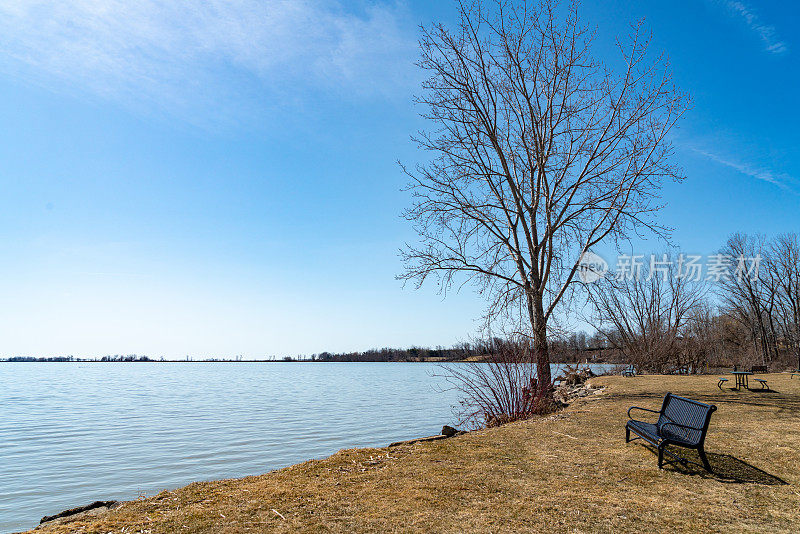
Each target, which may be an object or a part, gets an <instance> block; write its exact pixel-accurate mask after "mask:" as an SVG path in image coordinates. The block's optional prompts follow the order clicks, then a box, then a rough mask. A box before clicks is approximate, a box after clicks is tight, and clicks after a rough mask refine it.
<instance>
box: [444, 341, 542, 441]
mask: <svg viewBox="0 0 800 534" xmlns="http://www.w3.org/2000/svg"><path fill="white" fill-rule="evenodd" d="M534 354H535V353H534V351H533V348H532V346H531V343H530V341H529V340H523V341H500V340H495V342H494V346H493V350H492V352H491V354H490V356H489V360H488V361H485V362H469V363H463V364H459V365H443V366H442V369H443V372H442V373H441V375H440V376H442V377H443V378H444V379H445V381H446V382H447V383H448V384H449V385H450V386H451V387H452V388H453V389H455V390H456V391H458V392H460V393H461V395H462V398H461V399H460V401H459V405H458V406H456V407H455V409H454V411H455V413H456V416H457V417H458V424H459V425H461V426H464V427H467V428H470V429H476V428H484V427H494V426H499V425H502V424H505V423H510V422H512V421H519V420H523V419H528V418H530V417H532V416H534V415H540V414H545V413H550V412H552V411H554V410H555V409H556V404H555V403H554V402H553V400H552V396H551V392H552V389H553V384H552V382H549V383H547V384H541V385H540V384H539V382H538V380H537V378H536V364H535V363H534V361H535V356H534ZM540 386H543V387H540Z"/></svg>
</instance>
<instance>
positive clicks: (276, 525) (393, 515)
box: [44, 374, 800, 533]
mask: <svg viewBox="0 0 800 534" xmlns="http://www.w3.org/2000/svg"><path fill="white" fill-rule="evenodd" d="M766 378H768V379H769V382H770V384H771V385H772V387H773V389H774V390H775V391H773V392H763V393H762V392H758V391H731V390H729V389H725V390H723V391H720V390H719V389H717V387H716V382H717V381H716V378H715V377H714V376H681V377H677V376H669V377H664V376H639V377H634V378H621V377H601V378H597V379H594V381H593V382H594V383H595V384H602V385H606V386H608V387H607V388H606V390H605V391H604V392H603V393H602V394H600V395H596V396H593V397H591V398H586V399H583V400H580V401H578V402H575V403H574V404H573V405H572V406H570V407H569V408H568V409H566V410H565V411H563V412H561V413H559V414H556V415H552V416H547V417H544V418H540V419H537V420H530V421H525V422H520V423H514V424H510V425H506V426H503V427H500V428H495V429H491V430H484V431H479V432H473V433H470V434H466V435H462V436H458V437H455V438H451V439H448V440H443V441H436V442H429V443H420V444H416V445H413V446H405V447H398V448H392V449H360V450H343V451H340V452H338V453H337V454H334V455H333V456H331V457H330V458H327V459H325V460H319V461H311V462H306V463H303V464H299V465H295V466H292V467H289V468H286V469H282V470H279V471H274V472H271V473H267V474H265V475H261V476H253V477H247V478H243V479H238V480H222V481H217V482H205V483H196V484H191V485H189V486H186V487H184V488H180V489H177V490H175V491H165V492H162V493H160V494H158V495H156V496H154V497H150V498H147V499H141V500H137V501H134V502H130V503H126V504H124V505H123V506H122V507H120V508H118V509H116V510H113V511H110V512H106V513H104V514H102V515H100V516H98V517H95V518H87V519H86V520H81V521H77V522H72V523H69V524H66V525H62V526H52V527H48V528H46V529H44V531H45V532H48V533H56V532H86V533H89V532H97V533H105V532H126V533H130V532H152V533H157V532H158V533H161V532H164V533H167V532H169V533H173V532H178V533H183V532H186V533H192V532H214V533H218V532H219V533H243V532H465V531H467V532H522V531H539V530H545V531H555V532H612V531H613V532H640V531H651V532H666V531H670V532H672V531H678V532H744V531H770V532H797V531H798V530H797V529H798V526H799V525H800V380H798V379H797V378H795V379H794V380H790V379H789V375H788V374H787V375H767V376H766ZM666 391H672V392H674V393H676V394H679V395H686V396H689V397H692V398H696V399H699V400H703V401H705V402H712V403H715V404H716V405H717V406H718V407H719V410H718V411H717V412H716V413H715V414H714V416H713V417H712V419H711V429H710V431H709V434H708V438H707V441H706V448H707V450H708V451H709V453H711V454H710V455H709V456H710V459H711V463H712V465H713V466H714V468H715V471H717V472H718V474H716V475H708V474H705V473H704V472H703V471H702V470H699V469H694V468H688V469H684V468H680V467H679V468H674V467H669V468H666V469H664V470H659V469H658V468H657V466H656V458H655V456H654V454H653V453H652V452H650V451H649V450H647V449H646V448H645V447H643V446H642V445H640V444H639V443H641V442H634V443H631V444H627V445H626V444H625V442H624V441H625V440H624V434H625V432H624V424H625V420H626V415H625V411H626V409H627V408H628V406H631V405H633V404H636V405H640V406H645V407H653V408H657V407H658V406H659V405H660V400H661V396H662V395H663V394H664V393H665V392H666Z"/></svg>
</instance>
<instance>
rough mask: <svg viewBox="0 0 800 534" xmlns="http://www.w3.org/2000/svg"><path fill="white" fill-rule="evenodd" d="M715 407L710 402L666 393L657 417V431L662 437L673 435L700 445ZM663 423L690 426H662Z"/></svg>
mask: <svg viewBox="0 0 800 534" xmlns="http://www.w3.org/2000/svg"><path fill="white" fill-rule="evenodd" d="M716 409H717V407H716V406H714V405H711V404H705V403H702V402H698V401H695V400H692V399H687V398H686V397H679V396H677V395H673V394H672V393H667V394H666V395H664V403H663V404H662V405H661V413H660V414H659V417H658V429H659V432H660V433H661V434H662V436H663V437H674V438H677V439H679V440H681V441H684V442H686V443H688V444H690V445H700V444H702V443H703V441H704V440H705V438H706V431H707V430H708V424H709V422H710V421H711V414H712V413H714V410H716ZM665 423H677V424H679V425H685V426H688V427H692V428H691V429H688V428H683V427H678V426H673V425H666V426H663V425H664V424H665Z"/></svg>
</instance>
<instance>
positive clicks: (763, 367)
mask: <svg viewBox="0 0 800 534" xmlns="http://www.w3.org/2000/svg"><path fill="white" fill-rule="evenodd" d="M768 371H769V369H767V366H766V365H753V366H752V367H750V372H751V373H766V372H768Z"/></svg>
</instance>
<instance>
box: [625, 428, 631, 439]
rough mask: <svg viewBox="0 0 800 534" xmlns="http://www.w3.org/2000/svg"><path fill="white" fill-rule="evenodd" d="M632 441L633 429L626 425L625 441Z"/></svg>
mask: <svg viewBox="0 0 800 534" xmlns="http://www.w3.org/2000/svg"><path fill="white" fill-rule="evenodd" d="M630 441H631V429H630V428H628V427H627V426H626V427H625V443H629V442H630Z"/></svg>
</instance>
